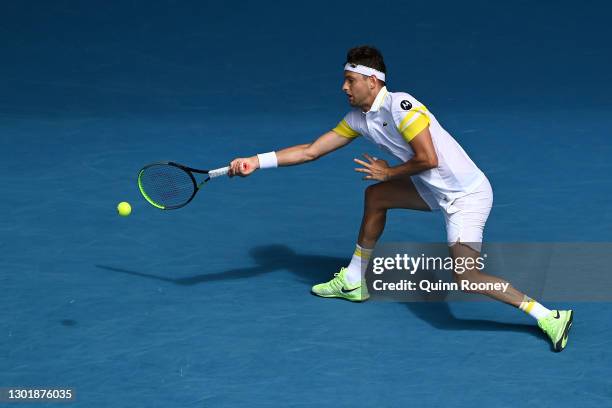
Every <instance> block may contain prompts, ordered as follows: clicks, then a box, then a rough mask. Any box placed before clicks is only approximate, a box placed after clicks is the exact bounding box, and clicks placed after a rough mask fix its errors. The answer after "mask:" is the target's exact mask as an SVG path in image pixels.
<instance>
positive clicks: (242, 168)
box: [229, 131, 353, 176]
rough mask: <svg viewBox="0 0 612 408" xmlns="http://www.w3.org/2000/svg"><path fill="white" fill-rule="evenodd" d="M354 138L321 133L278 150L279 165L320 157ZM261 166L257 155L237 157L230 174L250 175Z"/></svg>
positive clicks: (330, 132)
mask: <svg viewBox="0 0 612 408" xmlns="http://www.w3.org/2000/svg"><path fill="white" fill-rule="evenodd" d="M352 140H353V139H352V138H348V137H344V136H340V135H339V134H337V133H335V132H334V131H329V132H327V133H325V134H323V135H321V136H320V137H319V138H318V139H317V140H315V141H314V142H312V143H306V144H300V145H295V146H291V147H287V148H286V149H282V150H279V151H277V152H276V159H277V161H278V165H279V166H295V165H297V164H302V163H307V162H310V161H313V160H316V159H318V158H319V157H321V156H324V155H326V154H327V153H330V152H333V151H334V150H336V149H339V148H341V147H342V146H345V145H347V144H349V143H350V142H351V141H352ZM258 168H259V159H258V158H257V156H256V155H255V156H251V157H247V158H237V159H234V160H232V162H231V163H230V173H229V174H230V176H235V175H237V176H248V175H249V174H251V173H253V172H254V171H255V170H257V169H258Z"/></svg>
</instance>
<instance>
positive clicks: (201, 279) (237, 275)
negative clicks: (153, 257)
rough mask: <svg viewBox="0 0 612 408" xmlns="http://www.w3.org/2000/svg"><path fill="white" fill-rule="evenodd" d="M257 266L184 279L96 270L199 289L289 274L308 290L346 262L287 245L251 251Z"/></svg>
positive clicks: (101, 266)
mask: <svg viewBox="0 0 612 408" xmlns="http://www.w3.org/2000/svg"><path fill="white" fill-rule="evenodd" d="M249 255H250V256H251V257H252V258H253V259H254V261H255V263H256V264H257V265H256V266H252V267H245V268H234V269H229V270H227V271H222V272H214V273H204V274H199V275H194V276H188V277H183V278H172V277H168V276H163V275H157V274H152V273H146V272H139V271H134V270H129V269H125V268H119V267H115V266H109V265H95V266H96V268H99V269H104V270H107V271H112V272H119V273H124V274H128V275H133V276H139V277H141V278H147V279H155V280H159V281H163V282H168V283H174V284H177V285H196V284H199V283H206V282H214V281H220V280H232V279H248V278H253V277H256V276H259V275H263V274H266V273H270V272H275V271H279V270H289V271H290V272H291V273H293V274H295V275H296V276H297V277H298V280H299V281H300V282H302V283H304V284H306V285H308V286H310V285H312V284H313V282H319V281H321V280H328V279H329V278H330V276H332V275H333V273H334V272H337V271H338V270H339V269H340V267H341V266H343V265H344V264H345V263H346V259H345V258H335V257H329V256H317V255H310V254H308V255H306V254H298V253H296V252H295V251H293V250H292V249H291V248H289V247H288V246H286V245H266V246H260V247H255V248H253V249H251V250H250V251H249Z"/></svg>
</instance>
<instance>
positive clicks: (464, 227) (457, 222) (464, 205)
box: [413, 178, 493, 252]
mask: <svg viewBox="0 0 612 408" xmlns="http://www.w3.org/2000/svg"><path fill="white" fill-rule="evenodd" d="M413 181H416V180H413ZM414 184H415V186H416V188H417V191H418V192H419V194H420V195H421V197H422V198H423V200H424V201H425V202H426V203H427V204H428V205H429V207H430V208H431V209H432V210H440V211H441V212H442V214H443V215H444V221H445V222H446V239H447V242H448V245H449V246H453V245H455V244H456V243H458V242H461V243H464V244H466V245H468V246H469V247H470V248H472V249H474V250H476V251H478V252H480V250H481V248H482V235H483V231H484V226H485V223H486V222H487V218H489V213H490V212H491V207H492V206H493V190H492V189H491V184H490V183H489V180H488V179H486V178H485V179H484V181H483V182H482V183H481V184H480V185H479V186H478V187H477V188H476V189H475V190H474V191H472V192H471V193H468V194H466V195H464V196H462V197H459V198H457V199H455V200H453V201H452V202H450V203H448V204H447V205H445V206H444V207H441V206H440V205H438V203H437V202H436V200H435V197H434V196H433V194H432V193H431V191H430V190H429V189H428V188H427V187H426V186H424V185H423V184H421V183H419V181H416V182H415V183H414Z"/></svg>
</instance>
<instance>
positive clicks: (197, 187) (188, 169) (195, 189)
mask: <svg viewBox="0 0 612 408" xmlns="http://www.w3.org/2000/svg"><path fill="white" fill-rule="evenodd" d="M153 166H173V167H177V168H179V169H181V170H183V171H184V172H185V173H187V174H188V175H189V178H190V179H191V182H192V183H193V193H192V194H191V197H189V199H188V200H187V201H185V202H184V203H183V204H179V205H173V206H162V205H159V204H157V203H156V202H155V201H153V200H152V199H151V197H149V195H148V194H147V193H146V191H145V190H144V187H143V186H142V182H141V176H142V174H143V173H144V172H145V170H147V169H148V168H150V167H153ZM225 169H226V168H222V169H217V171H220V172H221V174H224V173H223V172H225ZM211 171H212V170H201V169H194V168H193V167H189V166H185V165H184V164H180V163H177V162H173V161H160V162H155V163H149V164H147V165H146V166H144V167H143V168H142V169H140V171H139V172H138V190H140V194H142V196H143V197H144V198H145V200H147V202H148V203H149V204H151V205H152V206H153V207H155V208H159V209H160V210H176V209H179V208H182V207H184V206H186V205H187V204H189V203H190V202H191V200H193V198H194V197H195V195H196V194H197V193H198V191H200V188H201V187H202V186H203V185H204V183H206V182H207V181H209V180H210V179H211V177H210V175H208V174H209V172H211ZM194 173H197V174H206V175H207V177H206V178H205V179H204V181H201V182H200V183H198V182H197V180H196V179H195V177H194V175H193V174H194Z"/></svg>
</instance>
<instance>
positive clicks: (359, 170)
mask: <svg viewBox="0 0 612 408" xmlns="http://www.w3.org/2000/svg"><path fill="white" fill-rule="evenodd" d="M355 171H358V172H360V173H368V174H372V171H371V170H370V169H364V168H361V167H357V168H355Z"/></svg>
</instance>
